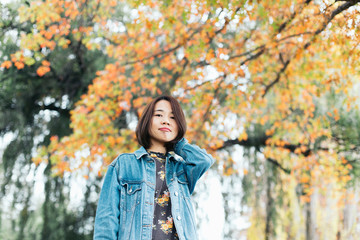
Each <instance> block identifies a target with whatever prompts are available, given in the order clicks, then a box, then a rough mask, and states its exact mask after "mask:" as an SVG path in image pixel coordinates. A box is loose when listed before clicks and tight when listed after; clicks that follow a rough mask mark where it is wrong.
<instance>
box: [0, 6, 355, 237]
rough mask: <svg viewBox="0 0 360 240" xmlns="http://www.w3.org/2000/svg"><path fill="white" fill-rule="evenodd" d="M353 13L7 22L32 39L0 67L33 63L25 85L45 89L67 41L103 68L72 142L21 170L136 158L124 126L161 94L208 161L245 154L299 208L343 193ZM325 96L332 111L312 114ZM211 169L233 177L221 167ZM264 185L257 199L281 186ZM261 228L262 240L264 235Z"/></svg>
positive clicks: (91, 13)
mask: <svg viewBox="0 0 360 240" xmlns="http://www.w3.org/2000/svg"><path fill="white" fill-rule="evenodd" d="M358 2H359V1H355V0H352V1H327V0H323V1H311V0H303V1H300V0H298V1H295V0H293V1H275V0H274V1H245V0H238V1H151V0H147V1H128V2H125V3H123V4H121V5H117V2H116V1H111V0H109V1H101V2H100V1H91V0H88V1H84V0H78V1H60V0H59V1H57V0H52V1H50V0H48V1H45V2H32V3H30V6H23V7H22V8H21V9H20V10H19V11H20V16H21V22H29V21H30V22H31V23H33V24H34V25H33V28H32V30H31V31H30V32H29V33H28V34H25V35H23V36H22V37H21V46H22V48H21V50H19V51H17V52H16V53H14V55H12V56H13V58H12V59H9V60H7V61H4V62H3V63H2V67H3V68H8V69H9V70H7V71H10V70H11V69H14V67H11V66H15V67H16V66H22V64H25V65H27V64H28V63H29V62H30V63H33V62H35V63H37V64H38V65H39V64H40V63H41V65H40V66H38V68H37V74H38V76H39V75H40V76H42V78H46V77H47V76H48V75H49V74H52V71H51V69H52V68H53V65H54V64H56V62H55V61H54V60H53V59H48V55H49V54H50V53H53V52H54V49H57V48H65V49H67V48H68V47H70V46H72V45H73V41H75V42H78V43H79V44H80V45H81V46H86V47H87V48H88V49H89V50H94V49H98V50H99V51H101V52H103V53H104V54H106V55H107V56H109V57H111V58H112V59H113V62H111V63H109V64H107V65H106V66H105V68H104V69H103V70H101V71H98V72H97V76H96V78H94V80H93V82H92V84H91V85H90V86H89V88H88V90H87V92H86V94H84V95H82V97H81V99H80V100H79V101H78V102H76V104H75V109H74V110H72V111H71V112H70V114H71V118H70V119H71V123H70V127H71V129H72V133H71V134H70V135H68V136H66V137H63V135H57V134H52V135H54V136H53V137H52V138H51V141H50V145H49V146H48V147H46V146H44V147H42V148H39V150H38V151H39V154H38V155H37V157H35V158H34V159H33V161H34V162H35V163H36V164H39V163H41V162H47V163H51V165H52V169H53V172H54V174H56V175H58V176H63V175H64V174H66V173H71V174H76V173H80V174H84V175H85V177H86V178H88V177H90V178H94V177H96V176H101V175H102V174H103V173H104V167H105V166H106V165H107V164H109V163H110V161H111V160H112V159H113V158H114V157H115V156H116V155H117V154H118V153H119V152H129V151H132V150H133V149H135V148H137V146H136V144H135V142H136V141H135V135H134V125H135V123H136V121H137V119H138V117H139V116H140V115H141V112H142V109H143V108H144V106H145V104H146V103H147V102H148V101H149V99H150V98H151V97H153V96H154V95H157V94H173V95H175V96H176V97H178V98H179V99H180V101H181V102H182V103H183V107H184V109H185V112H186V115H187V117H188V119H191V120H192V121H189V131H188V134H187V137H188V138H190V139H191V140H192V141H193V142H197V143H199V144H200V145H202V146H208V150H209V151H210V152H212V153H213V154H214V155H215V156H220V155H221V151H222V150H224V149H227V148H229V147H231V146H234V145H241V146H244V147H253V148H255V149H256V151H258V152H260V153H261V154H262V155H263V156H264V159H265V161H266V162H268V163H270V164H273V165H274V166H275V167H276V168H277V170H276V171H277V172H280V173H279V174H281V177H280V179H285V180H283V181H286V179H287V180H289V179H291V181H296V183H297V184H296V185H297V188H298V189H300V190H299V194H298V196H299V198H301V201H302V203H306V202H310V200H311V195H312V193H313V191H314V190H315V189H319V188H320V189H322V188H326V187H328V186H329V184H330V183H331V184H332V186H335V187H334V188H333V190H334V191H336V192H343V189H345V186H346V184H347V183H348V182H349V180H350V179H351V177H352V176H354V175H351V171H354V170H353V169H354V167H355V165H356V161H354V162H351V161H350V162H349V160H350V159H349V158H350V157H351V156H352V154H354V153H355V152H356V151H357V147H354V146H353V145H351V144H349V143H345V142H344V141H342V140H341V139H343V138H344V136H341V138H339V137H340V135H339V132H338V131H336V128H337V126H340V125H339V123H340V122H339V121H340V112H342V111H343V109H346V110H347V111H350V110H352V111H354V112H357V111H358V110H357V108H356V107H355V106H354V103H355V100H356V95H355V94H354V92H352V91H351V89H352V88H353V86H354V79H356V77H357V75H358V66H357V64H356V63H357V59H358V58H357V57H356V56H358V54H359V48H358V47H357V46H358V39H357V38H358V37H357V34H356V31H355V30H356V29H357V28H358V23H357V22H356V21H355V19H356V11H357V7H358ZM115 6H117V8H114V7H115ZM118 12H123V13H124V14H123V15H121V16H124V17H118ZM83 22H87V23H89V24H80V23H83ZM90 23H91V24H90ZM25 50H26V51H25ZM10 60H11V61H10ZM44 60H45V61H44ZM344 62H345V63H346V64H343V63H344ZM35 63H34V64H35ZM327 95H332V96H333V99H341V102H339V103H338V104H331V105H326V106H325V107H324V102H325V104H327V103H328V102H327V101H326V96H327ZM56 135H57V136H56ZM350 145H351V146H352V147H349V146H350ZM355 145H356V144H355ZM343 149H346V151H343ZM79 153H82V154H79ZM98 163H101V166H102V167H98ZM218 164H219V165H222V164H224V166H229V167H224V168H223V169H224V170H225V171H224V172H223V173H224V174H225V175H226V174H230V173H233V172H234V169H233V167H232V164H231V161H230V160H229V159H222V160H219V162H218ZM269 169H271V168H269ZM273 171H275V170H273ZM84 172H85V173H84ZM249 176H250V175H249ZM269 180H270V179H269ZM273 181H277V182H276V183H274V184H271V183H270V182H268V184H269V185H268V191H269V194H270V193H271V191H275V189H277V188H278V186H280V185H279V183H281V181H280V182H279V180H273ZM292 190H293V191H295V189H292ZM289 191H290V190H289ZM285 192H286V191H285ZM280 193H281V191H280V190H279V191H278V190H276V193H274V194H272V193H271V196H270V195H268V196H269V202H268V203H269V208H268V214H271V216H264V219H271V218H273V217H274V216H275V215H274V212H273V211H271V207H272V206H275V205H273V204H272V203H271V202H272V201H271V199H274V197H275V196H277V197H279V196H280V195H279V194H280ZM285 195H291V193H290V192H286V193H285ZM264 226H268V227H265V229H263V231H264V233H266V234H267V236H269V237H268V238H269V239H270V238H271V237H274V236H275V235H276V231H275V230H274V229H275V227H274V226H272V227H271V225H266V224H264Z"/></svg>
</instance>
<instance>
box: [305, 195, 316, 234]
mask: <svg viewBox="0 0 360 240" xmlns="http://www.w3.org/2000/svg"><path fill="white" fill-rule="evenodd" d="M317 201H318V192H317V190H315V191H314V192H313V194H312V195H311V197H310V202H309V203H306V240H319V234H318V232H317V229H318V226H317V222H316V203H317Z"/></svg>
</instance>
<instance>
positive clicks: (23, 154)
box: [0, 2, 110, 239]
mask: <svg viewBox="0 0 360 240" xmlns="http://www.w3.org/2000/svg"><path fill="white" fill-rule="evenodd" d="M32 4H33V3H32ZM19 6H23V7H26V6H27V5H26V2H25V3H21V2H13V3H8V4H6V5H1V12H2V18H1V22H0V27H1V33H0V42H1V44H0V47H1V49H0V59H1V62H2V64H1V74H0V89H1V90H0V99H1V101H0V109H1V110H0V135H1V136H4V135H6V134H7V136H10V139H11V141H10V143H9V144H8V145H7V146H6V148H5V149H4V153H3V156H2V158H1V170H2V171H1V173H3V177H2V178H1V179H2V180H1V193H0V196H1V197H0V198H1V205H2V206H9V208H8V209H6V208H5V207H4V208H2V211H1V218H2V219H3V218H4V219H6V220H4V221H3V224H1V226H0V227H1V229H2V230H1V232H3V230H4V232H5V230H10V229H8V228H7V224H10V223H11V230H10V234H9V235H4V236H2V237H3V238H6V239H24V238H26V239H30V238H31V239H40V238H41V239H65V238H66V239H79V238H83V239H86V236H87V237H88V238H89V236H90V237H91V233H89V232H91V231H88V230H87V231H86V230H84V225H85V224H88V221H89V218H90V219H92V217H93V215H94V213H95V207H96V203H95V201H94V200H92V199H91V198H86V199H85V202H84V206H85V207H86V210H84V211H82V212H81V211H78V212H74V211H70V209H69V208H68V207H67V205H68V203H69V196H68V195H66V193H65V192H66V189H68V188H70V186H69V184H70V179H64V178H61V177H54V176H53V174H52V172H51V167H52V164H51V163H46V164H44V166H46V167H44V166H41V167H38V166H36V167H35V164H34V163H33V162H32V160H31V159H32V157H33V152H34V149H36V148H38V147H39V146H47V145H48V144H49V142H50V137H51V136H53V135H57V136H59V137H63V136H66V135H69V134H71V132H72V131H71V129H70V127H69V124H70V110H71V109H73V106H74V104H75V103H76V102H77V101H78V100H79V98H80V96H81V95H82V94H84V93H86V91H87V87H88V85H89V84H90V83H91V81H92V79H93V78H94V77H95V72H96V71H97V70H98V69H102V68H103V67H104V66H105V64H106V63H108V62H110V59H109V58H108V57H107V56H106V55H104V54H103V53H102V52H101V51H98V50H93V51H89V50H88V49H87V48H86V47H85V46H84V45H83V44H82V42H81V41H80V40H76V37H75V36H74V35H69V36H67V37H68V39H70V40H71V43H69V44H68V46H67V47H66V48H63V47H62V46H54V48H53V49H52V50H51V51H49V50H48V49H46V47H43V48H42V50H40V51H39V52H36V53H29V52H27V53H26V54H25V55H24V56H21V57H20V59H21V60H20V59H19V60H20V61H15V62H14V65H13V67H11V65H12V63H11V60H14V59H16V58H17V56H19V55H16V53H15V52H16V51H19V50H20V49H22V46H24V45H26V44H32V43H34V41H35V42H36V40H34V38H31V39H30V40H29V41H28V42H27V43H26V44H25V43H24V42H22V44H24V45H22V46H19V45H18V41H19V40H20V39H21V36H25V35H32V36H34V34H33V31H34V30H35V29H34V27H36V25H34V23H33V22H31V21H25V22H23V21H19V19H18V12H17V9H18V8H19ZM43 10H46V9H43ZM85 10H86V9H84V11H85ZM73 24H77V25H79V26H80V27H81V26H82V24H84V25H88V24H91V22H90V21H88V20H86V19H84V18H81V19H79V22H77V23H73ZM37 26H39V25H37ZM35 38H36V37H35ZM60 41H65V42H67V40H64V39H60ZM13 54H14V55H13ZM39 59H40V60H39ZM37 60H39V61H37ZM50 62H51V64H50ZM45 72H46V73H47V74H46V75H44V74H45ZM44 169H46V170H45V171H44ZM39 174H44V175H45V176H44V178H45V183H44V185H45V186H44V194H45V196H44V198H45V199H44V203H43V204H39V205H37V204H34V201H37V199H39V198H40V199H41V197H40V196H39V195H40V194H41V192H40V193H39V192H35V188H34V182H35V178H36V177H35V176H36V175H39ZM28 179H30V180H28ZM99 183H100V179H95V180H94V181H93V182H92V185H93V186H92V188H91V189H90V188H89V189H88V190H87V194H89V193H90V192H91V191H93V190H94V188H95V189H96V191H99V188H98V187H97V188H96V186H97V185H98V184H99ZM68 194H69V193H68ZM34 208H35V209H34ZM90 212H91V213H90ZM9 221H10V223H9Z"/></svg>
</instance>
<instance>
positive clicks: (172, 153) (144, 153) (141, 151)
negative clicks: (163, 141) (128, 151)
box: [134, 147, 177, 160]
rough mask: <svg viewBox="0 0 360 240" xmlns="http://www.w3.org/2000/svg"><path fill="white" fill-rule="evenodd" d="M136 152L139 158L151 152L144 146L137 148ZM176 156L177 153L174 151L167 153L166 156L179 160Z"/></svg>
mask: <svg viewBox="0 0 360 240" xmlns="http://www.w3.org/2000/svg"><path fill="white" fill-rule="evenodd" d="M134 154H135V157H136V159H138V160H139V159H140V158H141V157H142V156H144V155H149V153H148V152H147V151H146V149H145V148H144V147H141V148H139V149H138V150H136V151H135V152H134ZM175 156H176V154H175V153H174V152H173V151H170V152H168V153H166V157H168V158H169V159H171V158H172V159H174V160H177V159H176V157H175Z"/></svg>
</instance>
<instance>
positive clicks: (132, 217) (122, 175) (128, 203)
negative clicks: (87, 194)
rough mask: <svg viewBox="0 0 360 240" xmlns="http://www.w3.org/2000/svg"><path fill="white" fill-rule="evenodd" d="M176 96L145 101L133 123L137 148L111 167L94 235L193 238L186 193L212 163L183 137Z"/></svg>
mask: <svg viewBox="0 0 360 240" xmlns="http://www.w3.org/2000/svg"><path fill="white" fill-rule="evenodd" d="M185 132H186V121H185V116H184V113H183V111H182V109H181V107H180V104H179V103H178V102H177V100H176V99H175V98H173V97H171V96H160V97H157V98H155V99H154V100H153V101H152V102H151V103H149V104H148V105H147V107H146V108H145V110H144V113H143V114H142V116H141V118H140V120H139V123H138V125H137V128H136V136H137V139H138V142H139V144H140V145H141V146H142V147H141V148H140V149H138V150H137V151H135V152H133V153H126V154H121V155H119V156H118V157H117V158H116V159H115V160H114V161H113V162H112V163H111V164H110V166H109V168H108V170H107V173H106V176H105V179H104V183H103V187H102V190H101V194H100V199H99V202H98V206H97V212H96V218H95V230H94V239H95V240H100V239H109V240H110V239H111V240H115V239H121V240H122V239H126V240H128V239H130V240H141V239H142V240H150V239H155V240H165V239H166V240H167V239H169V240H170V239H171V240H173V239H180V240H195V239H197V234H196V225H195V219H194V212H193V207H192V204H191V200H190V195H191V194H192V192H193V191H194V188H195V184H196V182H197V181H198V179H199V178H200V177H201V176H202V175H203V174H204V173H205V171H206V170H207V169H209V168H210V166H211V165H212V164H213V163H214V159H213V158H212V157H211V155H209V154H207V153H206V151H205V150H203V149H200V148H199V147H198V146H195V145H191V144H189V143H188V141H187V140H186V139H185V138H184V135H185Z"/></svg>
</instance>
